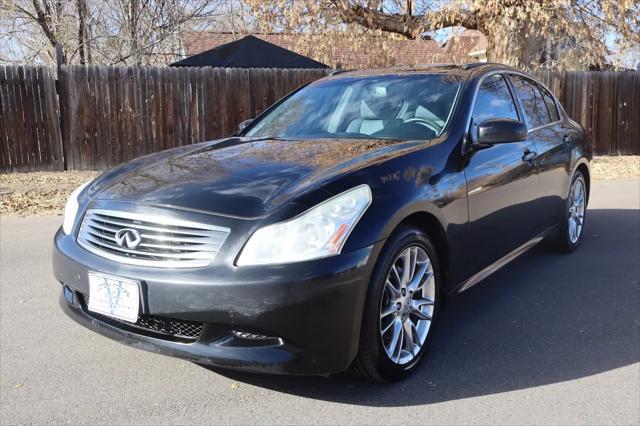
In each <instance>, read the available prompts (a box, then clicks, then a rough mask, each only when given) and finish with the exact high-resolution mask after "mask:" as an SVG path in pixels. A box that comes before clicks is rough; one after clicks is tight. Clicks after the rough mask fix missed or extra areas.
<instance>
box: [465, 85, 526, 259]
mask: <svg viewBox="0 0 640 426" xmlns="http://www.w3.org/2000/svg"><path fill="white" fill-rule="evenodd" d="M516 105H517V104H516V100H515V97H514V96H513V93H512V91H511V88H510V87H509V85H508V83H507V80H506V77H505V76H503V75H502V74H491V75H489V76H487V77H485V78H484V80H483V81H482V82H481V83H480V87H479V88H478V94H477V96H476V100H475V104H474V106H473V110H472V119H471V128H470V130H469V131H470V132H474V128H475V126H477V125H479V124H481V123H482V122H483V121H485V120H487V119H490V118H510V119H514V120H520V121H523V117H522V116H521V112H519V111H518V108H517V106H516ZM535 149H536V147H535V145H534V144H533V143H532V142H531V141H529V140H525V141H522V142H511V143H502V144H496V145H493V146H491V147H488V148H484V149H480V150H477V151H475V152H472V153H470V154H469V156H468V163H467V165H466V167H465V177H466V179H467V192H468V203H469V232H470V237H471V238H470V241H469V248H470V250H472V253H473V254H472V256H473V257H474V259H475V268H476V270H481V269H483V268H484V267H486V266H488V265H490V264H491V263H493V262H495V261H496V260H498V259H500V258H501V257H503V256H505V255H507V254H508V253H509V252H511V251H513V250H514V249H516V248H518V247H519V246H521V245H522V244H524V243H526V242H527V241H529V240H530V239H531V238H533V237H534V236H535V231H536V227H537V226H538V223H537V221H538V218H536V214H535V212H533V210H532V206H533V204H534V203H535V200H536V197H537V195H538V176H537V174H536V172H535V169H534V167H533V164H532V162H531V161H529V159H530V157H531V156H532V155H534V154H533V153H534V152H535Z"/></svg>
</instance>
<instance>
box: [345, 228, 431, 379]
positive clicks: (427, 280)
mask: <svg viewBox="0 0 640 426" xmlns="http://www.w3.org/2000/svg"><path fill="white" fill-rule="evenodd" d="M440 280H441V278H440V269H439V265H438V256H437V253H436V250H435V248H434V246H433V244H432V243H431V241H430V240H429V237H428V236H427V235H426V234H425V233H423V232H422V231H421V230H419V229H416V228H411V227H406V228H402V229H400V230H399V231H396V232H395V233H394V234H393V235H392V236H391V237H390V238H389V240H388V241H387V244H386V245H385V247H384V249H383V251H382V253H381V254H380V257H379V259H378V262H377V264H376V267H375V269H374V273H373V277H372V280H371V284H370V287H369V292H368V295H367V301H366V304H365V310H364V317H363V323H362V330H361V336H360V345H359V351H358V356H357V358H356V360H355V361H354V363H353V366H352V371H353V372H354V373H356V374H357V375H359V376H362V377H364V378H366V379H369V380H374V381H382V382H385V381H397V380H400V379H402V378H404V377H406V376H407V375H408V374H409V373H411V372H412V371H413V370H415V369H416V368H417V366H418V364H419V363H420V361H421V360H422V358H424V354H425V352H426V350H427V347H428V344H429V341H430V337H431V334H432V331H433V325H434V322H435V320H436V318H437V315H438V307H439V303H440V288H441V282H440Z"/></svg>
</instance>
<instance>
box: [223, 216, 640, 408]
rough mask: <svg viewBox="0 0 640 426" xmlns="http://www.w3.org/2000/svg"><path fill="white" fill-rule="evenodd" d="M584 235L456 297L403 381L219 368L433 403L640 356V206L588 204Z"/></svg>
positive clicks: (316, 388) (285, 388) (358, 399)
mask: <svg viewBox="0 0 640 426" xmlns="http://www.w3.org/2000/svg"><path fill="white" fill-rule="evenodd" d="M588 221H589V222H588V223H587V226H586V228H585V235H584V241H583V245H582V246H581V247H580V249H579V250H577V251H576V252H575V253H573V254H570V255H566V254H558V253H556V252H554V251H552V250H550V249H547V248H544V247H541V248H538V249H536V250H535V251H533V252H531V253H529V254H527V255H525V256H523V257H521V258H520V259H518V260H516V261H515V262H514V263H512V264H511V265H509V266H507V267H505V268H503V269H502V270H500V271H498V272H497V273H496V274H494V275H493V276H491V277H490V278H488V279H487V280H485V281H484V282H483V283H481V284H479V285H477V286H475V287H473V288H472V289H470V290H468V291H466V292H464V293H462V294H459V295H455V296H453V297H451V298H450V299H449V300H448V304H447V306H446V308H445V309H444V310H443V311H442V314H441V317H440V321H441V322H440V324H439V328H438V329H437V330H436V335H434V339H433V343H432V346H431V350H430V352H429V353H428V354H427V359H425V362H424V363H423V364H422V366H421V368H420V369H419V370H418V371H417V372H416V374H415V375H413V376H412V377H410V378H409V379H407V380H405V381H403V382H401V383H396V384H390V385H379V384H371V383H366V382H363V381H360V380H358V379H355V378H352V377H351V376H349V375H347V374H341V375H337V376H333V377H331V378H329V379H326V378H321V377H286V376H269V375H256V374H248V373H238V372H232V371H220V370H215V372H216V373H220V374H223V375H225V376H227V377H229V378H231V379H233V380H236V381H239V382H244V383H249V384H252V385H256V386H260V387H264V388H268V389H272V390H275V391H278V392H283V393H287V394H294V395H299V396H303V397H307V398H314V399H320V400H327V401H336V402H341V403H347V404H358V405H365V406H406V405H418V404H429V403H435V402H441V401H448V400H456V399H461V398H468V397H474V396H481V395H488V394H494V393H500V392H506V391H511V390H518V389H526V388H530V387H534V386H541V385H547V384H551V383H558V382H563V381H568V380H573V379H580V378H582V377H586V376H590V375H593V374H598V373H601V372H604V371H608V370H611V369H615V368H619V367H624V366H627V365H630V364H633V363H637V362H639V361H640V283H639V280H640V212H639V211H638V210H590V211H589V215H588Z"/></svg>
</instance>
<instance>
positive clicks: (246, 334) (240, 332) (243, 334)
mask: <svg viewBox="0 0 640 426" xmlns="http://www.w3.org/2000/svg"><path fill="white" fill-rule="evenodd" d="M231 332H232V333H233V335H234V336H236V337H239V338H241V339H250V340H267V339H277V337H273V336H265V335H262V334H256V333H252V332H250V331H247V330H237V329H233V328H232V329H231Z"/></svg>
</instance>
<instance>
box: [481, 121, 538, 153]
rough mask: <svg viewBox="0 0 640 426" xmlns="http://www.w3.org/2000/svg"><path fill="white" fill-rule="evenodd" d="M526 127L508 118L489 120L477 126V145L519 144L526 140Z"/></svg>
mask: <svg viewBox="0 0 640 426" xmlns="http://www.w3.org/2000/svg"><path fill="white" fill-rule="evenodd" d="M527 136H528V134H527V126H525V124H524V123H523V122H521V121H517V120H511V119H508V118H491V119H489V120H485V121H483V122H482V123H480V125H479V126H478V133H477V137H476V141H477V144H478V145H480V146H482V145H494V144H497V143H509V142H521V141H523V140H526V139H527Z"/></svg>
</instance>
